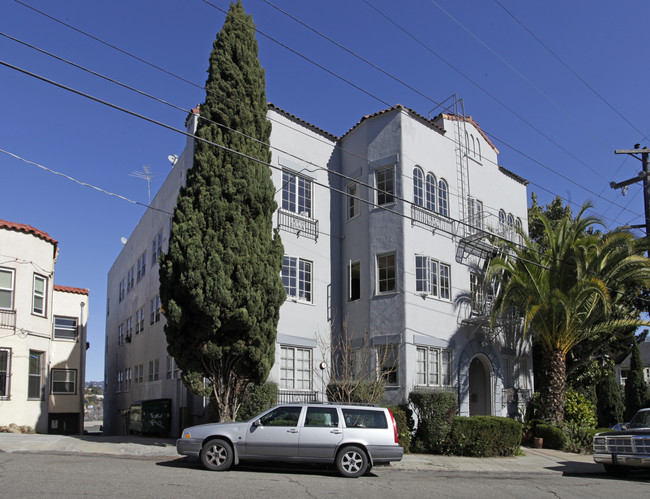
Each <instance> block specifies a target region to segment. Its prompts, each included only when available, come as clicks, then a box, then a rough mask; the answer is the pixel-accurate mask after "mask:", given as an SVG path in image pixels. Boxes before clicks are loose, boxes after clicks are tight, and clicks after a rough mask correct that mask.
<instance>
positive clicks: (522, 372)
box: [504, 356, 528, 390]
mask: <svg viewBox="0 0 650 499" xmlns="http://www.w3.org/2000/svg"><path fill="white" fill-rule="evenodd" d="M504 363H505V365H506V379H505V384H506V388H516V389H517V390H527V389H528V360H527V359H526V357H514V356H506V357H504Z"/></svg>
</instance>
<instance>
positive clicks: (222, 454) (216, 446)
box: [200, 438, 233, 471]
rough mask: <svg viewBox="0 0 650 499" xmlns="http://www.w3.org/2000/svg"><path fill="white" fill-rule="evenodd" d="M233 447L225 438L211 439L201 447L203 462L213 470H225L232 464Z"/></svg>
mask: <svg viewBox="0 0 650 499" xmlns="http://www.w3.org/2000/svg"><path fill="white" fill-rule="evenodd" d="M232 454H233V451H232V447H231V446H230V444H229V443H228V442H226V441H225V440H221V439H220V438H215V439H213V440H209V441H208V442H207V443H206V444H205V445H204V446H203V448H202V449H201V454H200V457H201V464H203V466H205V467H206V468H207V469H209V470H212V471H225V470H227V469H228V468H230V466H231V465H232Z"/></svg>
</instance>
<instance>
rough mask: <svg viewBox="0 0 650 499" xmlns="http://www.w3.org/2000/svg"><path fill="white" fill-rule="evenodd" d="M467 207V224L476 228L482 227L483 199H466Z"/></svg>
mask: <svg viewBox="0 0 650 499" xmlns="http://www.w3.org/2000/svg"><path fill="white" fill-rule="evenodd" d="M467 208H468V210H467V211H468V212H469V220H468V222H469V225H470V227H475V228H477V229H483V201H479V200H478V199H475V198H468V199H467Z"/></svg>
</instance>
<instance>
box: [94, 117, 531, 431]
mask: <svg viewBox="0 0 650 499" xmlns="http://www.w3.org/2000/svg"><path fill="white" fill-rule="evenodd" d="M452 111H453V110H452ZM267 116H268V118H269V120H270V121H271V123H272V133H271V147H272V160H271V171H272V179H273V182H274V185H275V186H276V187H277V190H276V200H277V203H278V207H279V208H278V210H277V212H276V215H275V220H274V225H275V226H276V227H277V228H279V229H280V233H281V236H282V242H283V244H284V248H285V257H284V262H283V269H282V278H283V282H284V284H285V289H286V291H287V300H286V302H285V304H284V305H283V306H282V308H281V310H280V321H279V324H278V336H277V342H276V362H275V365H274V366H273V368H272V370H271V374H270V376H269V380H271V381H275V382H277V383H278V385H279V387H280V392H281V393H280V400H296V399H303V400H304V399H313V398H318V399H321V398H323V392H324V388H325V385H326V383H327V375H326V373H327V372H328V371H329V367H330V366H331V363H332V359H331V356H330V345H329V343H330V337H331V336H330V335H331V333H332V332H334V334H341V332H342V331H343V330H345V332H346V334H347V335H348V337H349V338H350V345H351V347H352V348H353V349H363V348H365V349H368V348H369V349H371V350H372V351H373V352H376V353H377V355H376V356H375V357H374V358H375V360H374V361H373V363H374V364H375V365H372V366H371V367H372V369H378V370H381V369H384V370H386V371H389V374H388V384H387V388H386V400H387V401H390V402H393V403H402V402H405V401H406V399H407V397H408V394H409V393H410V391H412V390H414V389H435V390H452V391H455V392H456V393H457V394H458V399H459V405H460V414H463V415H469V414H494V415H504V416H505V415H510V416H514V415H516V414H517V412H518V408H519V407H520V406H521V405H522V404H523V403H525V401H526V400H527V397H528V395H529V390H530V388H532V379H531V376H532V374H531V373H532V363H531V360H530V348H529V346H528V345H526V344H521V343H520V342H518V341H517V339H516V338H517V336H516V335H515V334H514V331H513V330H512V328H510V327H508V325H507V324H506V325H502V326H501V325H500V326H498V327H497V328H496V329H490V328H489V327H487V321H486V315H487V313H488V312H489V305H490V299H491V293H490V291H489V286H486V285H485V284H484V283H483V279H482V276H483V273H484V271H485V269H486V266H487V264H488V262H489V259H490V257H491V256H493V254H494V252H495V246H493V244H492V243H491V242H490V241H491V240H490V239H489V237H497V238H499V237H501V238H506V239H514V238H516V237H518V236H517V235H516V231H515V227H517V226H519V227H527V218H526V215H527V203H526V182H525V181H524V180H523V179H521V178H520V177H518V176H517V175H515V174H513V173H511V172H509V171H508V170H506V169H504V168H502V167H500V166H499V165H498V163H497V155H498V151H497V150H496V148H495V147H494V145H493V144H492V143H491V142H490V141H489V140H488V138H487V136H486V135H485V134H484V133H483V132H482V131H481V129H480V128H479V127H478V125H477V124H476V122H475V121H474V120H472V119H471V118H464V117H462V113H454V112H444V113H440V114H439V115H438V116H436V117H435V118H433V119H428V118H425V117H423V116H421V115H419V114H418V113H416V112H414V111H412V110H410V109H407V108H404V107H402V106H395V107H393V108H391V109H387V110H384V111H381V112H378V113H376V114H374V115H371V116H366V117H364V118H363V119H362V120H361V121H360V122H359V123H357V124H356V125H355V126H354V127H352V129H351V130H350V131H348V132H347V133H346V134H345V135H344V136H343V137H340V138H339V137H335V136H333V135H331V134H329V133H327V132H325V131H323V130H321V129H319V128H317V127H316V126H314V125H312V124H309V123H307V122H305V121H303V120H301V119H300V118H298V117H296V116H293V115H291V114H289V113H287V112H286V111H283V110H281V109H279V108H277V107H275V106H273V105H269V110H268V115H267ZM459 116H460V117H459ZM197 119H198V109H196V110H195V111H194V112H193V114H192V115H191V116H190V118H189V120H188V130H189V131H190V132H193V131H194V130H195V127H196V122H197ZM192 156H193V142H192V139H188V143H187V147H186V149H185V151H184V152H183V154H182V155H181V156H180V158H179V159H178V161H177V163H176V164H175V165H174V166H173V168H172V171H171V172H170V174H169V175H168V177H167V179H166V180H165V182H164V184H163V185H162V187H161V189H160V191H159V192H158V194H157V195H156V197H155V199H154V200H153V201H152V203H151V208H150V209H148V210H147V212H146V213H145V215H144V216H143V217H142V219H141V220H140V222H139V223H138V225H137V226H136V228H135V230H134V231H133V234H131V236H130V237H129V238H128V241H127V242H126V244H125V245H124V248H123V249H122V251H121V253H120V255H119V256H118V257H117V259H116V261H115V263H114V264H113V266H112V268H111V270H110V272H109V274H108V304H107V321H106V368H105V369H106V399H105V405H104V407H105V409H104V411H105V412H104V428H105V431H107V432H108V433H124V432H126V431H128V410H129V408H130V406H131V404H132V403H133V402H136V401H141V400H154V399H160V398H163V399H168V400H170V401H171V407H172V409H171V418H172V421H171V427H170V432H171V433H178V432H179V431H180V430H181V428H182V426H183V425H184V424H188V423H194V422H197V421H201V420H203V419H204V418H205V416H206V408H205V402H204V401H203V400H202V399H198V398H196V397H193V396H191V395H190V394H189V393H188V392H187V391H186V390H185V388H184V387H183V386H182V384H181V382H180V380H179V379H178V372H177V371H176V370H175V367H174V361H173V359H171V358H170V357H168V356H167V353H166V342H165V337H164V332H163V322H164V317H163V316H162V315H161V314H160V308H159V307H160V302H159V294H158V265H157V260H156V258H157V255H158V253H159V252H160V251H166V248H167V239H168V237H169V231H170V221H171V212H172V211H173V208H174V205H175V201H176V195H177V193H178V190H179V188H180V186H181V185H182V183H183V182H184V179H185V172H186V170H187V169H188V168H190V167H191V164H192ZM382 362H383V363H384V364H385V365H384V366H381V365H376V364H381V363H382ZM323 363H324V364H323ZM322 368H324V369H322Z"/></svg>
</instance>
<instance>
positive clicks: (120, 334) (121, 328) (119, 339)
mask: <svg viewBox="0 0 650 499" xmlns="http://www.w3.org/2000/svg"><path fill="white" fill-rule="evenodd" d="M117 344H118V345H123V344H124V323H122V324H120V325H119V326H117Z"/></svg>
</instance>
